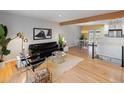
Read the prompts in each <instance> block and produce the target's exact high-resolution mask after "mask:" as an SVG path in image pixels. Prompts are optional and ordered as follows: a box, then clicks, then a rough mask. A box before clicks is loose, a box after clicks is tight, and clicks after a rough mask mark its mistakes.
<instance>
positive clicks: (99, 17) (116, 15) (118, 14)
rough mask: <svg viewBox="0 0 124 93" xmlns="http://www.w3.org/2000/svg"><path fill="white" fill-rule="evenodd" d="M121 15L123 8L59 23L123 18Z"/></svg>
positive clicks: (123, 13)
mask: <svg viewBox="0 0 124 93" xmlns="http://www.w3.org/2000/svg"><path fill="white" fill-rule="evenodd" d="M123 17H124V10H122V11H117V12H112V13H106V14H101V15H96V16H91V17H86V18H80V19H75V20H69V21H64V22H60V23H59V24H60V25H72V24H78V23H85V22H91V21H100V20H111V19H116V18H123Z"/></svg>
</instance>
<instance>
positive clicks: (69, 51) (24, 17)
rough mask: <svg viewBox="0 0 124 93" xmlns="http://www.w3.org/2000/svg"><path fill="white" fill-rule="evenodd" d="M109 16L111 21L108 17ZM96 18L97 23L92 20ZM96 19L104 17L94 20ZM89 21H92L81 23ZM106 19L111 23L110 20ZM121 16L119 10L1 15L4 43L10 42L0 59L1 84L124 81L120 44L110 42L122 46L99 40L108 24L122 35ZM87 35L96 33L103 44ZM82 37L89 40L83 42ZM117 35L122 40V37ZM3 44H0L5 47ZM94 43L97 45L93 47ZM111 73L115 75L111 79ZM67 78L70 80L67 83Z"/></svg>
mask: <svg viewBox="0 0 124 93" xmlns="http://www.w3.org/2000/svg"><path fill="white" fill-rule="evenodd" d="M72 14H73V16H71V15H72ZM74 14H75V15H74ZM113 14H115V16H114V17H113V16H108V15H113ZM80 16H82V17H83V18H84V19H81V20H82V21H84V22H82V21H81V22H80ZM94 16H95V18H96V19H92V18H90V17H94ZM96 16H107V17H105V18H104V17H101V19H97V17H96ZM82 17H81V18H82ZM87 17H89V19H90V20H89V19H88V21H86V22H85V18H86V19H87ZM110 17H113V18H111V20H110ZM123 17H124V11H117V10H75V11H74V10H1V11H0V20H1V21H0V24H1V27H3V28H2V29H3V30H4V31H5V33H6V35H5V39H7V38H10V41H9V42H7V46H6V48H5V49H6V50H5V51H7V54H6V53H3V55H4V56H3V55H2V56H1V58H2V60H1V61H2V62H1V63H0V64H1V65H0V67H1V72H0V82H2V83H31V82H33V83H34V82H35V83H41V82H44V83H47V82H48V83H50V82H53V83H55V82H57V83H74V82H75V83H77V82H79V83H84V82H90V83H91V82H92V83H94V82H123V77H122V76H121V75H123V71H121V68H122V67H121V65H122V61H121V60H122V58H121V56H122V53H121V47H122V46H123V40H122V38H117V39H116V38H114V41H116V42H120V43H119V46H117V43H116V42H115V43H112V44H111V43H110V42H112V41H113V39H111V38H107V39H106V38H103V37H104V35H108V33H109V32H108V31H109V25H114V26H115V23H116V25H118V24H119V25H120V24H121V26H122V27H120V28H121V29H122V31H121V32H119V31H118V32H119V33H122V32H123V19H122V18H123ZM102 18H103V19H104V20H103V19H102ZM68 20H71V21H68ZM113 20H114V21H113ZM120 20H121V21H120ZM92 21H93V22H92ZM110 23H111V24H110ZM120 28H118V29H120ZM3 30H1V31H3ZM90 31H91V33H92V32H93V31H95V33H96V32H98V33H97V34H99V32H100V36H102V38H100V39H101V40H102V41H100V44H101V42H102V44H101V45H100V44H99V43H98V42H99V41H98V40H99V38H98V37H97V38H95V39H94V37H92V35H91V37H90ZM82 33H83V35H84V34H85V33H86V35H88V36H86V37H85V38H84V37H82V38H83V39H81V38H80V36H81V35H82ZM114 33H115V32H114ZM1 34H2V32H1ZM111 35H113V33H111ZM111 35H110V37H112V36H111ZM93 36H95V34H93ZM98 36H99V35H98ZM108 36H109V35H108ZM119 36H120V34H119ZM121 36H122V37H123V33H122V34H121ZM90 38H91V41H90ZM80 39H81V40H80ZM1 40H2V39H1ZM87 40H88V42H86V41H87ZM92 40H95V41H92ZM80 41H81V42H80ZM82 41H83V42H82ZM84 41H85V42H84ZM3 42H4V41H2V43H1V45H2V44H6V43H3ZM96 42H97V43H96ZM80 43H81V44H80ZM92 43H94V44H97V45H93V46H92ZM106 43H107V44H106ZM109 44H111V45H109ZM113 44H115V45H114V46H117V47H114V46H113ZM80 45H81V46H80ZM98 45H100V46H98ZM106 45H108V46H106ZM96 46H97V48H96ZM93 47H94V48H93ZM95 48H96V49H95ZM113 48H114V50H113ZM109 51H110V52H109ZM117 51H118V54H116V53H117ZM1 53H2V52H1ZM98 55H99V59H98ZM96 56H97V58H96ZM94 57H95V58H94ZM101 59H102V60H101ZM118 60H119V61H118ZM111 61H112V62H111ZM93 62H94V63H93ZM10 63H12V64H10ZM114 63H118V64H114ZM85 66H86V67H85ZM101 67H102V68H101ZM113 68H114V69H113ZM97 69H99V71H100V72H99V71H98V70H97ZM42 70H43V71H42ZM44 70H45V71H44ZM103 70H104V71H103ZM113 71H114V72H117V73H118V74H115V75H111V72H113ZM120 71H121V72H120ZM44 72H46V73H45V74H44ZM77 73H78V74H77ZM75 74H76V75H77V76H78V77H76V76H75ZM37 75H39V76H37ZM43 75H44V76H43ZM45 75H46V76H45ZM69 75H70V76H72V77H73V78H69V77H68V76H69ZM87 77H88V78H87ZM110 77H111V78H110ZM39 78H40V79H39Z"/></svg>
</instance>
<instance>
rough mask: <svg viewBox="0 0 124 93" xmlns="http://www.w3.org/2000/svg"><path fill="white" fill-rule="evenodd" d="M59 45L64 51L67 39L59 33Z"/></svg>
mask: <svg viewBox="0 0 124 93" xmlns="http://www.w3.org/2000/svg"><path fill="white" fill-rule="evenodd" d="M58 45H59V50H60V51H63V48H64V45H65V40H64V37H63V36H62V35H60V34H59V38H58Z"/></svg>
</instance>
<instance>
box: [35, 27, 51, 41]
mask: <svg viewBox="0 0 124 93" xmlns="http://www.w3.org/2000/svg"><path fill="white" fill-rule="evenodd" d="M51 38H52V29H48V28H33V39H34V40H44V39H51Z"/></svg>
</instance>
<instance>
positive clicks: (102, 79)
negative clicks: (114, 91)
mask: <svg viewBox="0 0 124 93" xmlns="http://www.w3.org/2000/svg"><path fill="white" fill-rule="evenodd" d="M69 53H71V54H73V55H76V56H79V57H83V58H84V61H83V62H81V63H80V64H78V65H77V66H75V67H74V68H72V69H71V70H69V71H68V72H65V73H64V74H63V75H62V76H61V77H60V78H59V79H58V80H57V81H56V83H111V82H117V83H119V82H124V68H122V67H120V66H118V65H114V64H110V63H107V62H104V61H103V60H98V59H91V58H89V57H88V54H87V50H86V49H81V50H80V49H79V48H77V47H74V48H71V49H70V51H69Z"/></svg>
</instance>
